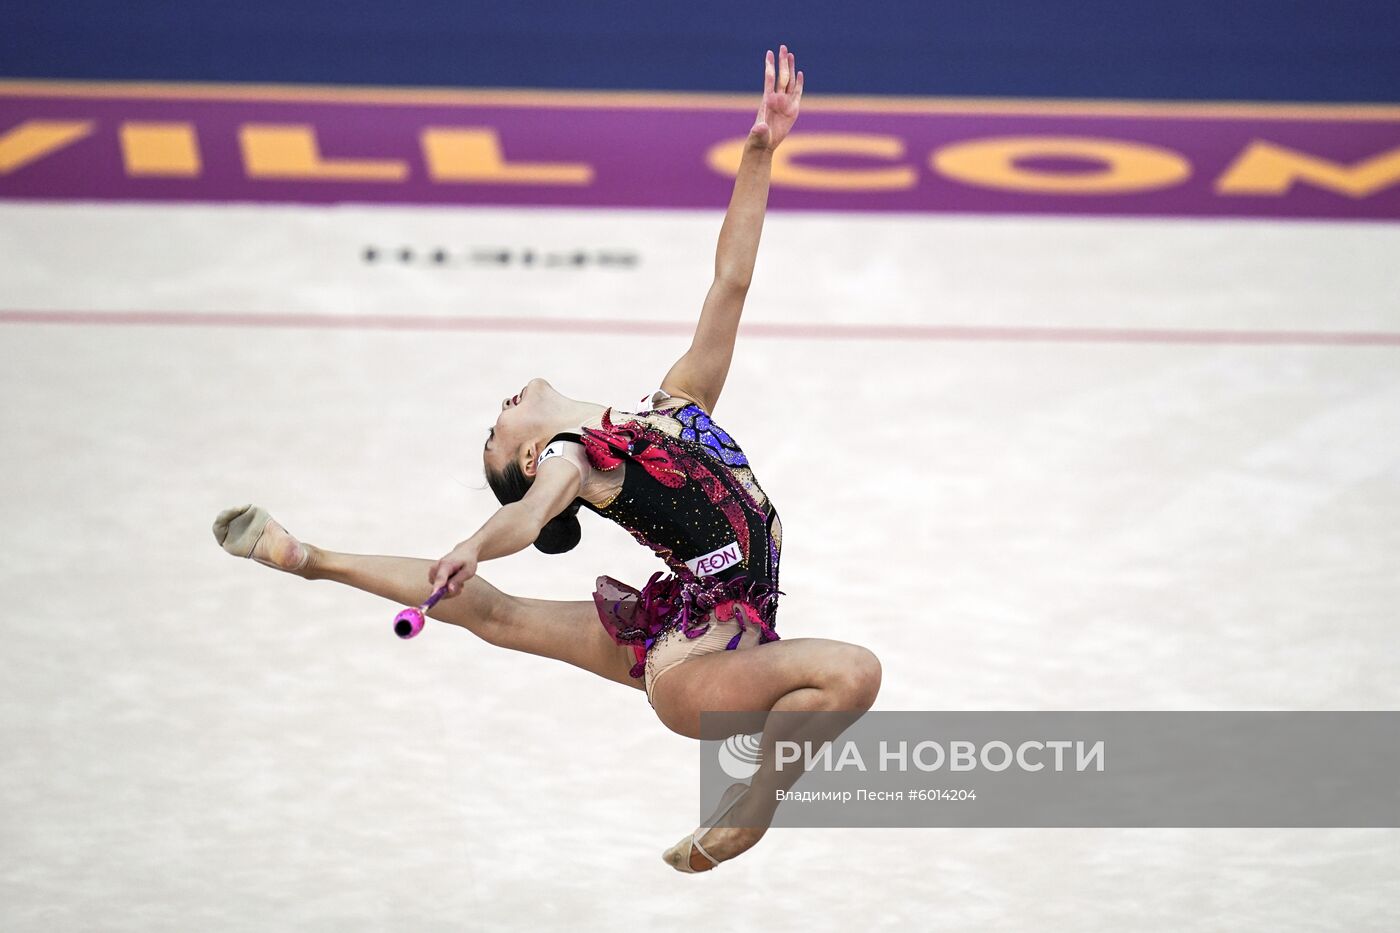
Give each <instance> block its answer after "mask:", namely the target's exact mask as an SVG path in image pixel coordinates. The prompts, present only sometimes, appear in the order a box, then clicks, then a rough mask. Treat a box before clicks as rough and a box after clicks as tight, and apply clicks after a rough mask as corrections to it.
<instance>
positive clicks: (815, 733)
mask: <svg viewBox="0 0 1400 933" xmlns="http://www.w3.org/2000/svg"><path fill="white" fill-rule="evenodd" d="M879 690H880V661H879V659H878V658H877V657H876V656H875V654H874V653H873V652H871V651H870V650H868V649H866V648H862V647H861V646H860V645H852V644H848V643H846V642H841V641H833V640H830V639H826V638H785V639H782V640H781V641H775V642H769V643H768V644H765V645H758V646H755V647H753V648H748V649H740V650H735V651H716V652H713V653H711V654H706V655H703V656H701V657H697V658H691V659H689V660H687V661H683V662H681V663H680V664H678V665H676V666H675V667H673V668H671V669H670V670H668V671H667V673H666V676H665V677H662V678H659V679H658V681H657V683H656V684H655V685H654V686H653V688H652V704H653V705H654V706H655V707H656V712H657V715H658V716H660V717H661V721H662V722H663V723H665V725H666V727H667V728H669V729H671V730H672V731H673V732H677V733H680V734H681V735H685V736H689V737H691V738H699V735H700V713H701V712H702V711H725V710H727V711H754V710H767V711H769V712H772V713H784V714H786V715H784V716H780V717H772V716H770V717H769V719H768V721H767V724H765V726H764V729H763V738H762V746H761V747H762V757H761V759H760V761H761V763H760V765H759V769H758V771H757V772H755V774H754V776H753V779H752V780H751V781H750V784H749V787H748V789H747V790H746V791H744V790H742V785H735V786H734V787H731V788H730V789H729V791H726V793H725V797H724V798H723V799H722V800H721V802H720V806H719V810H721V811H722V810H724V809H725V808H726V806H727V805H728V804H729V803H730V802H731V801H732V799H733V797H734V796H735V795H736V794H739V793H740V792H741V791H742V799H741V800H739V801H738V802H737V803H735V804H734V806H733V807H732V808H730V809H729V812H728V813H727V814H726V815H725V818H724V819H721V820H719V821H718V824H717V825H716V826H715V828H713V829H710V830H709V831H707V832H703V833H701V834H700V841H701V842H702V846H703V848H704V849H705V850H706V851H707V852H709V853H710V854H711V855H713V856H714V857H715V858H716V859H717V860H719V861H724V860H725V859H729V858H733V857H734V856H736V855H738V854H740V853H741V852H744V851H745V850H747V849H749V848H750V847H751V846H753V845H754V844H755V843H757V842H758V840H759V839H761V838H762V837H763V834H764V833H765V832H766V831H767V828H768V825H769V823H770V822H771V821H772V818H773V814H774V812H775V811H776V810H777V807H778V802H777V792H778V791H779V790H787V789H788V788H790V787H792V785H793V784H795V783H796V782H797V780H798V779H799V778H800V777H801V776H802V772H801V770H799V769H797V768H791V767H790V768H785V769H783V770H781V771H780V770H778V769H777V768H776V767H775V761H776V755H775V753H774V752H775V744H776V743H777V742H779V741H788V742H797V743H799V744H801V743H808V742H810V743H811V747H812V748H813V749H814V750H815V749H817V748H820V747H821V745H822V744H824V743H826V742H828V741H831V740H833V739H835V738H836V737H837V736H838V735H840V734H841V733H842V732H844V731H845V730H846V728H848V727H849V726H850V725H851V724H852V723H854V722H855V721H856V720H857V719H859V718H860V717H861V716H862V715H863V714H864V713H865V711H866V710H868V709H870V707H871V706H873V705H874V703H875V696H876V694H877V693H878V692H879ZM803 712H805V713H809V714H814V715H808V716H798V715H792V714H793V713H803ZM726 824H728V825H726ZM706 825H709V824H708V823H707V824H706ZM689 843H690V837H687V838H686V839H684V840H682V841H681V842H680V843H678V844H677V845H675V846H672V847H671V849H669V850H667V852H666V854H665V855H664V856H663V858H665V860H666V861H667V862H668V863H670V864H671V865H672V866H673V867H676V868H680V867H681V864H682V862H684V861H685V860H686V859H687V858H688V859H689V866H690V869H691V870H692V871H706V870H708V869H710V868H711V867H713V866H712V865H711V863H710V862H709V861H708V860H706V859H705V858H704V856H703V855H702V854H701V853H700V852H698V851H692V848H691V846H690V845H689ZM682 870H683V869H682Z"/></svg>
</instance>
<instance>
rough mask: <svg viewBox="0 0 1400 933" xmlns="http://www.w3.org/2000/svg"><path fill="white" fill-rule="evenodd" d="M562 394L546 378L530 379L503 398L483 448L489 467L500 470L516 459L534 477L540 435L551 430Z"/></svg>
mask: <svg viewBox="0 0 1400 933" xmlns="http://www.w3.org/2000/svg"><path fill="white" fill-rule="evenodd" d="M560 398H562V396H560V395H559V393H558V392H556V391H555V390H554V386H552V385H550V384H549V383H548V382H546V381H545V380H543V379H531V380H530V381H529V382H527V383H525V386H524V388H522V389H521V390H520V391H519V392H517V393H515V394H514V395H512V396H510V397H509V398H504V399H502V400H501V412H500V414H499V415H497V416H496V423H495V424H494V425H492V426H491V429H490V431H488V432H487V435H486V446H485V448H483V450H482V462H483V463H484V464H485V465H486V469H487V470H489V471H491V472H494V473H499V472H501V471H502V470H504V469H505V468H506V466H507V465H508V464H510V463H512V462H514V463H518V464H520V468H521V469H522V470H523V471H524V472H525V475H526V476H527V477H530V478H532V479H533V478H534V475H535V457H536V456H538V455H539V450H538V449H537V448H538V447H539V444H540V441H541V438H540V435H541V433H542V432H545V431H547V430H548V418H549V415H550V413H551V412H552V411H553V410H554V409H555V408H556V407H557V405H556V404H555V402H556V401H557V400H558V399H560Z"/></svg>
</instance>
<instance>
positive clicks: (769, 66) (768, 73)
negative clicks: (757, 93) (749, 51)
mask: <svg viewBox="0 0 1400 933" xmlns="http://www.w3.org/2000/svg"><path fill="white" fill-rule="evenodd" d="M763 92H764V93H765V94H771V93H773V50H772V49H769V50H768V55H767V56H766V57H765V58H764V59H763Z"/></svg>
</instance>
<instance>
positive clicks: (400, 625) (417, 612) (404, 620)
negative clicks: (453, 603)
mask: <svg viewBox="0 0 1400 933" xmlns="http://www.w3.org/2000/svg"><path fill="white" fill-rule="evenodd" d="M445 595H447V587H446V586H441V587H438V588H437V589H436V590H434V591H433V595H431V596H429V597H428V601H427V602H426V603H424V604H423V605H421V606H419V607H418V608H416V609H405V610H403V611H402V612H400V613H399V614H398V615H396V616H394V634H395V635H397V636H399V637H400V638H412V637H413V636H415V635H417V634H418V633H419V632H421V631H423V625H424V623H425V621H426V620H425V619H424V617H423V613H425V612H427V611H428V610H429V609H431V608H433V607H434V606H436V605H437V604H438V600H440V599H442V597H443V596H445Z"/></svg>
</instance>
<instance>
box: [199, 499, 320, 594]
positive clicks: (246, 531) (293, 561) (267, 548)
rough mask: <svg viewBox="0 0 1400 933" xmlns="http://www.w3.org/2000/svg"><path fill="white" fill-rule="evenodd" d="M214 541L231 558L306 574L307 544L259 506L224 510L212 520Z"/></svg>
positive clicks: (308, 550) (308, 553)
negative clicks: (249, 560) (239, 558)
mask: <svg viewBox="0 0 1400 933" xmlns="http://www.w3.org/2000/svg"><path fill="white" fill-rule="evenodd" d="M214 540H216V541H218V542H219V546H220V547H222V548H223V549H224V550H225V551H228V552H229V553H230V554H232V555H234V556H235V557H249V558H252V559H253V560H255V561H257V562H258V563H260V564H265V565H267V566H268V567H272V568H273V569H275V570H283V571H286V572H287V573H294V574H296V575H297V576H300V577H305V576H308V575H309V573H310V569H311V552H312V550H313V549H312V548H311V546H310V545H307V544H302V543H301V542H300V541H298V540H297V539H296V538H295V537H293V536H292V534H291V532H289V531H287V529H285V528H283V527H282V526H281V525H280V524H278V523H277V521H276V520H275V519H273V517H272V515H271V513H269V512H268V511H267V510H266V509H264V508H262V507H261V506H255V505H240V506H237V507H235V508H231V509H224V510H223V511H222V512H220V513H219V516H218V518H216V519H214Z"/></svg>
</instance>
